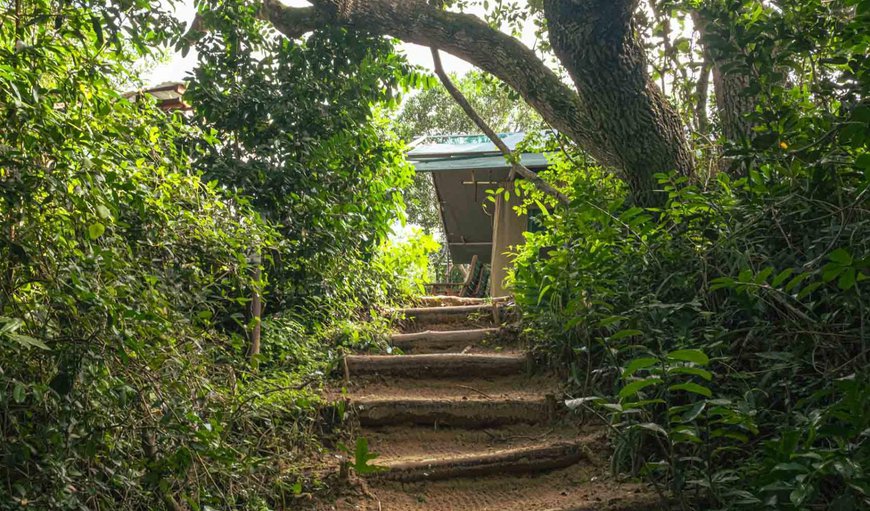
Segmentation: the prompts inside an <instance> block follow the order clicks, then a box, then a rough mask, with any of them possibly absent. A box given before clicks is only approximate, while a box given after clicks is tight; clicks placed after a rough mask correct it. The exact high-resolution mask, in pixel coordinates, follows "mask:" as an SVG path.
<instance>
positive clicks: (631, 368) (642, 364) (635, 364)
mask: <svg viewBox="0 0 870 511" xmlns="http://www.w3.org/2000/svg"><path fill="white" fill-rule="evenodd" d="M657 362H658V359H657V358H653V357H643V358H636V359H634V360H632V361H631V362H629V363H628V365H627V366H625V369H623V370H622V377H623V378H628V377H630V376H631V375H633V374H634V373H635V372H637V371H638V370H639V369H645V368H647V367H651V366H654V365H655V364H656V363H657Z"/></svg>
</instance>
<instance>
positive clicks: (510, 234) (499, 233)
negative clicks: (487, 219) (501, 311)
mask: <svg viewBox="0 0 870 511" xmlns="http://www.w3.org/2000/svg"><path fill="white" fill-rule="evenodd" d="M512 184H513V183H510V182H509V183H506V184H505V187H506V188H508V189H510V188H513V186H512ZM511 192H513V190H511ZM521 204H522V201H521V199H520V198H519V197H518V196H517V194H516V193H511V196H510V199H509V200H505V199H504V195H502V194H498V197H497V198H496V202H495V214H494V215H493V219H492V263H491V267H490V276H491V277H492V282H491V283H490V296H492V297H493V298H497V297H500V296H506V295H507V294H508V291H507V289H505V287H504V279H505V277H507V273H508V269H509V268H510V266H511V265H512V264H513V261H511V258H510V256H509V255H508V254H507V252H508V251H509V250H510V247H511V246H514V245H522V244H523V243H524V242H525V238H524V237H523V233H524V232H525V231H526V229H527V228H528V222H529V219H528V218H527V217H526V216H525V215H523V216H520V215H518V214H517V213H516V211H514V206H519V205H521Z"/></svg>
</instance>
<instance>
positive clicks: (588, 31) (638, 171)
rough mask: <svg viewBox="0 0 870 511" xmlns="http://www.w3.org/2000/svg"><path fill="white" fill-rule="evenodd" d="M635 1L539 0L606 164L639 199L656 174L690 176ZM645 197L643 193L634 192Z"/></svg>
mask: <svg viewBox="0 0 870 511" xmlns="http://www.w3.org/2000/svg"><path fill="white" fill-rule="evenodd" d="M637 4H638V0H586V1H576V0H545V1H544V9H545V14H546V17H547V21H548V28H549V32H550V42H551V44H552V46H553V50H554V51H555V52H556V56H557V57H559V60H560V61H561V63H562V65H563V66H565V69H567V70H568V73H569V74H570V75H571V79H572V80H573V81H574V84H575V86H576V87H577V92H578V93H579V96H580V99H581V101H582V102H583V103H584V104H585V105H586V109H587V112H588V116H589V119H588V120H589V121H591V123H592V124H593V126H595V127H596V129H597V130H598V131H599V133H601V134H602V135H603V137H602V138H601V140H600V144H601V145H602V146H603V148H602V149H603V150H604V151H606V152H607V154H608V161H609V162H612V163H613V164H614V165H615V166H616V167H618V168H620V169H622V170H623V173H624V177H625V179H626V180H627V181H628V182H629V185H630V186H631V189H632V191H633V192H634V193H635V194H636V195H637V199H638V200H639V201H640V202H643V203H651V202H655V200H654V197H652V196H651V193H652V190H655V188H656V187H657V183H656V180H655V177H654V175H655V174H656V173H659V172H669V171H676V172H677V173H678V174H682V175H691V174H692V171H693V167H694V161H693V158H692V153H691V151H690V150H689V147H688V144H687V143H686V137H685V133H684V131H683V126H682V123H681V122H680V118H679V116H678V115H677V113H676V112H675V111H674V110H673V109H672V108H671V106H670V105H669V104H668V102H667V100H666V99H665V98H664V96H663V94H662V93H661V91H660V90H659V89H658V87H656V85H655V84H654V83H653V82H652V80H651V79H650V77H649V74H648V72H647V60H646V54H645V53H644V50H643V47H642V45H641V43H640V41H639V40H638V37H637V34H636V33H635V30H634V23H633V17H634V12H635V9H636V8H637ZM642 193H643V194H646V196H641V195H640V194H642Z"/></svg>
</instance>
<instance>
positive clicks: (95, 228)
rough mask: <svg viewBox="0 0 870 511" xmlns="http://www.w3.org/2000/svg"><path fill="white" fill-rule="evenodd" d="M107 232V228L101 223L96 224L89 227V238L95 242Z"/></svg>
mask: <svg viewBox="0 0 870 511" xmlns="http://www.w3.org/2000/svg"><path fill="white" fill-rule="evenodd" d="M104 232H106V226H105V225H103V224H101V223H100V222H94V223H92V224H91V225H90V226H88V236H89V237H90V238H91V239H92V240H95V239H97V238H99V237H100V236H102V235H103V233H104Z"/></svg>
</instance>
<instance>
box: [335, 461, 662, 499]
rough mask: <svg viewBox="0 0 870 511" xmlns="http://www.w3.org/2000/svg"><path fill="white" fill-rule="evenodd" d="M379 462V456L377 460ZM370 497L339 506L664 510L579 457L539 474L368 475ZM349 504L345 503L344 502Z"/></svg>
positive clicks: (635, 488) (639, 490)
mask: <svg viewBox="0 0 870 511" xmlns="http://www.w3.org/2000/svg"><path fill="white" fill-rule="evenodd" d="M376 461H377V460H376ZM369 489H370V493H371V497H370V500H368V501H363V502H360V500H359V499H356V500H355V501H352V503H347V504H346V503H345V502H339V503H338V505H337V507H336V508H335V509H338V510H340V511H348V510H351V509H353V510H361V511H377V510H379V509H383V510H389V511H457V510H464V511H663V510H665V509H669V507H668V506H667V505H663V504H662V502H661V501H660V500H659V498H658V497H657V495H656V494H655V493H654V492H652V491H650V490H648V489H647V488H645V487H644V486H642V485H640V484H632V483H620V482H617V481H614V480H613V479H612V478H611V477H610V476H609V475H608V472H607V469H606V468H605V467H594V466H591V465H589V464H587V463H584V462H581V463H576V464H574V465H571V466H570V467H567V468H563V469H556V470H551V471H548V472H543V473H540V474H502V475H492V476H487V477H475V478H454V479H441V480H436V481H428V480H422V481H418V482H405V481H394V480H389V479H377V478H375V479H370V480H369ZM348 504H349V505H348Z"/></svg>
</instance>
